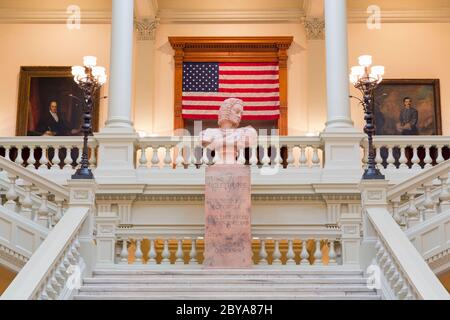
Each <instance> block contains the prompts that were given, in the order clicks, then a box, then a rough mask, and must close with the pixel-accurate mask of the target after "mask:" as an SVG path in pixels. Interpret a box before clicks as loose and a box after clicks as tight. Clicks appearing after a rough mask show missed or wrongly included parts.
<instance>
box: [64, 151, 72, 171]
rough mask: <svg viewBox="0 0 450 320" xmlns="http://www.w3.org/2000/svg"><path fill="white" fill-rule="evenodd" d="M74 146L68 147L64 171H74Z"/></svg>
mask: <svg viewBox="0 0 450 320" xmlns="http://www.w3.org/2000/svg"><path fill="white" fill-rule="evenodd" d="M72 148H73V147H72V146H66V157H65V158H64V169H66V170H67V169H72Z"/></svg>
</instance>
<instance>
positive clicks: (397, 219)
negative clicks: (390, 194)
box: [392, 197, 402, 225]
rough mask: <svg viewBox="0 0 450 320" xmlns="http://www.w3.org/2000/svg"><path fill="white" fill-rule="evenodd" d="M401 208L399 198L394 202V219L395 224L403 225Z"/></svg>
mask: <svg viewBox="0 0 450 320" xmlns="http://www.w3.org/2000/svg"><path fill="white" fill-rule="evenodd" d="M399 206H400V197H397V198H395V199H393V200H392V217H393V218H394V220H395V222H397V223H398V224H399V225H401V224H402V217H401V216H400V212H399Z"/></svg>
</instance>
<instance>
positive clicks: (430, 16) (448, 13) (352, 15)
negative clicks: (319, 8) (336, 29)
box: [347, 8, 450, 23]
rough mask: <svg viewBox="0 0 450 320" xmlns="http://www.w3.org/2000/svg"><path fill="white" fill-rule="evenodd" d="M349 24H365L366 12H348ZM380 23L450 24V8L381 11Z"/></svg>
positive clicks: (367, 16)
mask: <svg viewBox="0 0 450 320" xmlns="http://www.w3.org/2000/svg"><path fill="white" fill-rule="evenodd" d="M347 17H348V22H349V23H366V22H367V19H368V18H369V13H367V11H366V10H349V11H348V14H347ZM381 22H385V23H439V22H450V8H443V9H433V10H382V11H381Z"/></svg>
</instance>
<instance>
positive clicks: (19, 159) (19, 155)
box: [14, 146, 23, 166]
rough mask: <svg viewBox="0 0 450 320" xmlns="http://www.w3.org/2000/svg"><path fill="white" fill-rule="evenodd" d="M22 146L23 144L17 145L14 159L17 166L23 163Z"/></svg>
mask: <svg viewBox="0 0 450 320" xmlns="http://www.w3.org/2000/svg"><path fill="white" fill-rule="evenodd" d="M22 148H23V146H17V157H16V160H14V162H15V163H16V164H18V165H19V166H21V165H23V157H22Z"/></svg>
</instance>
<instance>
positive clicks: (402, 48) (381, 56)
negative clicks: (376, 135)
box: [348, 23, 450, 135]
mask: <svg viewBox="0 0 450 320" xmlns="http://www.w3.org/2000/svg"><path fill="white" fill-rule="evenodd" d="M348 34H349V63H350V65H356V64H357V62H358V56H360V55H362V54H371V55H372V56H373V59H374V63H375V64H381V65H384V66H385V67H386V75H385V78H386V79H403V78H404V79H440V86H441V117H442V128H443V134H444V135H450V62H449V60H448V56H449V52H450V24H449V23H397V24H394V23H384V24H382V26H381V30H369V29H368V28H367V27H366V25H365V24H349V26H348ZM352 94H357V92H356V90H353V91H352ZM352 118H353V120H354V122H355V126H356V127H357V128H359V129H362V128H363V125H364V124H363V123H364V118H363V111H362V108H361V106H359V105H358V103H357V102H356V101H352Z"/></svg>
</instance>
